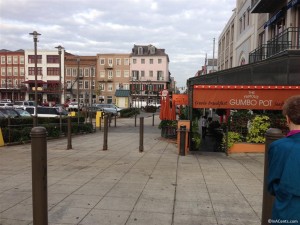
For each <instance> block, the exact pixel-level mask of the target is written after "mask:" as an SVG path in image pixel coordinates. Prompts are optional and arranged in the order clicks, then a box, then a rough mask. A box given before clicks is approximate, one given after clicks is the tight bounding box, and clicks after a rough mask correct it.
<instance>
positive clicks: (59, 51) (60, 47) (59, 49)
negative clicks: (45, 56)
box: [55, 45, 64, 135]
mask: <svg viewBox="0 0 300 225" xmlns="http://www.w3.org/2000/svg"><path fill="white" fill-rule="evenodd" d="M55 48H57V49H58V55H59V91H58V95H59V104H60V105H61V104H62V103H61V97H62V93H61V52H62V50H63V49H64V47H62V46H61V45H59V46H57V47H55ZM61 113H62V108H61V106H60V108H59V131H60V135H61V134H62V119H61Z"/></svg>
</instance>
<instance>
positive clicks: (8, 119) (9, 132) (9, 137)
mask: <svg viewBox="0 0 300 225" xmlns="http://www.w3.org/2000/svg"><path fill="white" fill-rule="evenodd" d="M10 124H11V123H10V116H8V117H7V126H8V143H10V139H11V129H10Z"/></svg>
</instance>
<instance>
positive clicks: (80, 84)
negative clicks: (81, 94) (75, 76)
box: [78, 80, 83, 89]
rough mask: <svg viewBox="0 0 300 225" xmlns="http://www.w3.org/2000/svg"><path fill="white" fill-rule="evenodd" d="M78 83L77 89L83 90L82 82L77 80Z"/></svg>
mask: <svg viewBox="0 0 300 225" xmlns="http://www.w3.org/2000/svg"><path fill="white" fill-rule="evenodd" d="M78 83H79V89H82V88H83V85H82V80H79V81H78Z"/></svg>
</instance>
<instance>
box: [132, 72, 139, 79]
mask: <svg viewBox="0 0 300 225" xmlns="http://www.w3.org/2000/svg"><path fill="white" fill-rule="evenodd" d="M131 72H132V76H131V77H132V79H133V80H138V79H139V71H137V70H132V71H131Z"/></svg>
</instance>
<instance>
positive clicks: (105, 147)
mask: <svg viewBox="0 0 300 225" xmlns="http://www.w3.org/2000/svg"><path fill="white" fill-rule="evenodd" d="M107 134H108V116H107V115H105V116H104V134H103V150H107Z"/></svg>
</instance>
